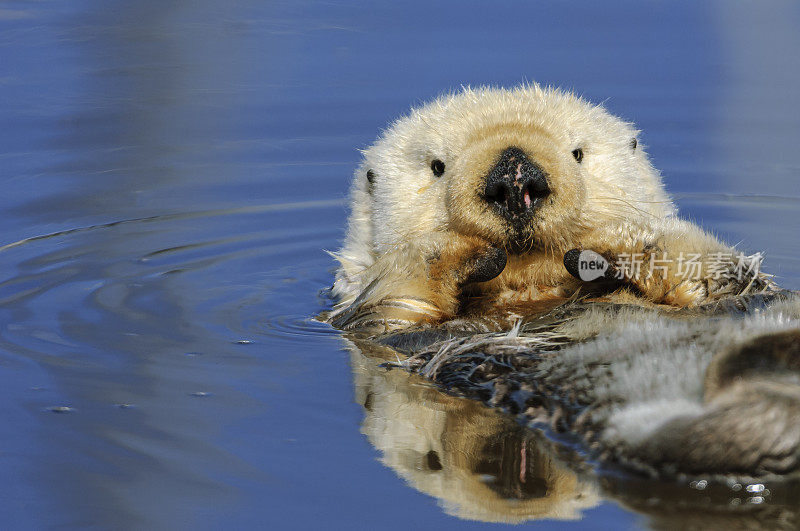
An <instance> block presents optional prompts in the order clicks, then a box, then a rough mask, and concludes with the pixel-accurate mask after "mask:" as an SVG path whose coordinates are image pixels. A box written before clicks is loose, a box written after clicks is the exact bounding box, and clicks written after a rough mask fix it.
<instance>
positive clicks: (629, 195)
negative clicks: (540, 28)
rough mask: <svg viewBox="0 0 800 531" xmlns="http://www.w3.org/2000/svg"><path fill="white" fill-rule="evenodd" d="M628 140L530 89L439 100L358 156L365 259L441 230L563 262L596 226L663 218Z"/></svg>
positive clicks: (630, 133) (656, 190) (599, 120)
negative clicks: (367, 239)
mask: <svg viewBox="0 0 800 531" xmlns="http://www.w3.org/2000/svg"><path fill="white" fill-rule="evenodd" d="M636 133H637V131H636V130H635V129H633V127H632V126H631V125H630V124H627V123H625V122H623V121H621V120H619V119H618V118H615V117H613V116H611V115H610V114H608V113H607V112H606V111H605V110H604V109H602V108H601V107H599V106H595V105H591V104H589V103H587V102H585V101H583V100H581V99H579V98H578V97H576V96H574V95H572V94H568V93H565V92H562V91H559V90H555V89H542V88H540V87H539V86H536V85H533V86H529V87H523V88H519V89H516V90H501V89H490V88H484V89H478V90H470V89H467V90H465V91H464V92H462V93H460V94H457V95H450V96H446V97H443V98H440V99H438V100H436V101H434V102H432V103H430V104H428V105H426V106H424V107H421V108H419V109H416V110H414V111H412V113H411V114H410V115H409V116H407V117H405V118H402V119H400V120H398V121H397V122H395V123H394V124H393V125H392V126H391V128H390V129H389V130H388V131H386V132H385V133H384V135H383V136H382V137H381V138H380V139H379V140H378V141H377V142H376V143H375V144H374V145H373V146H372V147H370V148H369V149H368V150H366V151H365V153H364V163H363V164H362V166H361V167H360V169H359V171H358V174H357V176H356V182H357V191H358V190H359V187H360V191H361V194H362V197H363V200H364V202H365V205H369V206H368V208H365V209H364V212H363V213H364V215H366V216H369V221H370V224H371V230H370V233H371V234H372V237H373V242H372V246H373V249H374V250H375V251H377V252H379V253H380V252H382V251H385V250H387V249H389V248H391V247H392V246H394V245H397V244H398V243H401V242H403V241H407V240H411V239H413V238H414V237H415V236H418V235H420V234H425V233H429V232H431V231H446V230H450V231H455V232H458V233H461V234H464V235H468V236H476V237H479V238H482V239H485V240H487V241H488V242H490V243H492V244H493V245H495V246H498V247H502V248H503V249H505V250H506V251H507V252H509V253H512V254H524V253H529V252H533V251H540V250H548V251H561V252H564V251H566V250H568V249H570V248H573V247H576V246H579V245H580V240H581V238H582V236H583V235H585V234H587V233H588V232H589V231H590V230H591V229H592V228H593V227H597V226H601V225H603V224H607V223H609V222H617V223H619V222H622V223H625V222H627V221H632V220H635V219H637V218H642V217H646V216H658V217H664V216H666V215H669V214H671V213H672V212H673V207H672V205H671V203H670V201H669V199H668V198H667V196H666V194H665V193H664V191H663V188H662V185H661V182H660V179H659V176H658V173H657V172H656V171H655V170H654V169H653V167H652V166H651V165H650V163H649V161H648V160H647V157H646V155H645V153H644V152H643V150H642V149H641V147H640V146H637V141H636ZM368 176H369V177H368Z"/></svg>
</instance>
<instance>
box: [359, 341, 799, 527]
mask: <svg viewBox="0 0 800 531" xmlns="http://www.w3.org/2000/svg"><path fill="white" fill-rule="evenodd" d="M345 341H346V343H347V346H348V350H349V351H350V359H351V364H352V367H353V378H354V386H355V395H356V401H357V402H358V403H360V404H362V405H363V407H364V414H365V416H364V421H363V423H362V432H363V433H364V434H365V435H366V436H367V438H368V440H369V442H370V443H371V444H372V445H373V446H374V447H375V448H376V449H378V450H379V451H380V452H381V453H382V454H383V457H382V462H383V463H384V464H385V465H387V466H389V467H390V468H391V469H392V470H394V471H395V472H396V473H397V474H398V475H399V476H400V477H402V478H403V479H404V480H406V481H407V482H408V484H409V485H411V486H412V487H413V488H415V489H417V490H419V491H420V492H424V493H426V494H429V495H431V496H433V497H435V498H437V500H438V501H439V504H440V506H441V507H442V508H443V509H444V511H445V512H446V513H447V514H450V515H452V516H456V517H459V518H464V519H469V520H480V521H486V522H505V523H521V522H524V521H527V520H535V519H544V518H548V519H563V520H577V519H580V518H581V517H582V513H583V511H585V510H587V509H590V508H592V507H594V506H596V505H598V504H599V503H600V502H601V501H602V500H603V499H609V500H612V501H615V502H617V503H620V504H621V505H623V506H624V507H626V508H627V509H629V510H632V511H635V512H638V513H641V514H643V515H646V517H647V518H648V525H649V527H652V528H654V529H674V528H676V527H686V528H688V529H695V528H699V527H698V526H700V527H703V528H705V529H708V528H720V527H723V526H724V527H726V528H728V529H797V528H798V527H800V518H799V517H798V506H799V505H800V504H798V502H797V500H798V499H800V488H798V485H797V483H796V482H795V483H790V482H786V483H783V484H780V485H776V486H772V485H768V486H767V487H768V489H767V492H768V493H769V496H767V497H765V496H762V495H760V494H763V491H762V492H761V493H759V492H755V493H752V494H751V493H748V492H747V489H746V486H742V485H739V486H738V487H735V488H733V489H731V488H729V487H726V486H717V487H712V486H709V487H708V488H706V489H703V490H699V489H697V488H696V486H695V487H690V486H687V485H685V484H674V483H664V482H655V481H648V480H644V479H637V478H632V477H625V476H619V475H601V476H599V477H598V476H597V475H596V474H595V473H593V472H592V469H591V467H590V465H589V464H587V463H585V462H584V460H583V459H582V458H581V456H580V455H579V454H577V453H576V452H574V451H572V450H570V449H568V448H564V447H563V446H562V445H559V444H557V443H554V442H552V441H550V440H548V439H546V438H545V437H544V436H542V435H541V434H539V432H538V431H536V430H530V429H528V428H525V427H524V426H521V425H519V424H518V423H516V422H515V421H514V420H513V419H511V418H510V417H507V416H505V415H503V414H501V413H499V412H498V411H496V410H492V409H489V408H487V407H485V406H483V405H481V404H479V403H478V402H475V401H472V400H467V399H463V398H458V397H453V396H449V395H447V394H445V393H442V392H441V391H439V390H437V388H436V387H434V386H433V385H432V384H431V383H430V382H428V381H426V380H424V379H423V378H421V377H419V376H417V375H413V374H409V373H406V372H404V371H402V370H398V369H392V370H388V369H385V368H383V367H382V366H381V365H382V363H383V362H384V361H395V360H396V359H397V358H396V353H395V351H394V350H392V349H390V348H389V347H385V346H381V345H378V344H376V343H373V342H370V341H361V340H355V339H353V340H345ZM770 490H771V492H770ZM678 508H680V510H678Z"/></svg>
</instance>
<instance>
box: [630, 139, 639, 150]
mask: <svg viewBox="0 0 800 531" xmlns="http://www.w3.org/2000/svg"><path fill="white" fill-rule="evenodd" d="M638 145H639V142H637V141H636V139H635V138H631V149H636V146H638Z"/></svg>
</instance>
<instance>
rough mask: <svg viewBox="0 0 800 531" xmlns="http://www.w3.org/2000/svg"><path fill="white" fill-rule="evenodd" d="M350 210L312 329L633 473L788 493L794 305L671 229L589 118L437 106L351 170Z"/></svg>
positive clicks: (516, 105)
mask: <svg viewBox="0 0 800 531" xmlns="http://www.w3.org/2000/svg"><path fill="white" fill-rule="evenodd" d="M351 206H352V213H351V216H350V219H349V224H348V230H347V235H346V238H345V242H344V246H343V248H342V249H341V250H340V251H339V252H338V253H335V256H336V257H337V259H338V260H339V263H340V267H339V269H338V271H337V273H336V279H335V283H334V286H333V290H332V291H333V294H334V295H335V296H336V297H337V298H338V304H337V305H336V307H335V308H334V309H333V311H332V312H331V313H330V314H329V316H328V317H329V320H330V322H331V323H332V324H333V325H334V326H336V327H338V328H341V329H345V330H352V331H358V332H362V334H361V337H364V335H367V336H370V337H371V338H372V340H373V341H376V342H378V343H380V344H383V345H386V346H389V347H391V348H394V349H395V350H396V351H397V352H398V354H399V353H403V354H406V355H408V356H409V357H408V358H407V359H405V360H401V361H400V362H399V363H398V365H400V366H402V367H404V368H406V369H409V370H412V371H416V372H419V373H420V374H422V375H423V376H426V377H428V378H430V379H432V380H434V381H435V382H437V383H438V384H440V385H441V386H442V387H444V388H446V389H448V390H450V391H451V392H454V393H458V394H463V395H466V396H469V397H471V398H474V399H477V400H480V401H483V402H485V403H487V404H488V405H491V406H494V407H498V408H501V409H503V410H505V411H506V412H508V413H511V414H513V415H515V416H517V417H518V420H521V421H522V422H524V423H525V424H527V425H529V426H532V427H546V428H547V429H548V430H551V431H555V432H564V433H570V434H572V435H573V436H575V437H577V439H578V440H579V441H580V442H581V443H582V444H583V447H584V448H585V449H587V450H588V451H589V452H590V453H591V455H592V456H594V457H596V458H597V459H598V460H599V461H600V462H605V463H614V464H618V465H621V466H622V467H624V468H627V469H629V470H633V471H636V472H637V473H644V474H647V475H649V476H652V477H661V478H663V477H673V478H674V477H690V476H691V477H697V476H707V477H714V478H727V479H726V481H727V480H730V479H731V478H738V479H739V480H742V481H745V480H747V481H749V480H754V479H758V478H773V479H774V478H776V477H785V476H788V475H797V474H798V473H800V425H799V424H798V423H797V421H796V419H797V418H798V415H800V347H798V345H799V344H800V300H799V298H798V297H797V295H796V294H795V293H792V292H786V291H781V290H780V289H779V288H778V287H777V286H776V285H775V284H774V283H773V282H772V280H771V279H770V277H769V276H767V275H766V274H764V273H763V272H761V271H760V265H761V257H760V255H758V254H754V255H747V254H745V253H742V252H740V251H737V250H736V249H734V248H733V247H730V246H728V245H725V244H724V243H721V242H720V241H719V240H717V239H716V238H715V237H714V236H712V235H710V234H709V233H707V232H705V231H703V230H702V229H701V228H699V227H698V226H696V225H694V224H692V223H689V222H687V221H684V220H682V219H680V218H679V217H678V216H677V214H676V209H675V207H674V205H673V204H672V202H671V201H670V199H669V197H668V195H667V193H666V192H665V190H664V187H663V185H662V183H661V180H660V177H659V174H658V172H657V171H656V170H655V169H654V168H653V166H652V165H651V164H650V162H649V160H648V158H647V155H646V153H645V152H644V149H643V146H642V145H641V143H640V142H639V141H638V138H637V131H636V130H635V129H634V127H633V126H632V125H631V124H628V123H625V122H623V121H622V120H620V119H618V118H616V117H613V116H611V115H610V114H609V113H608V112H607V111H605V110H604V109H603V108H602V107H601V106H597V105H592V104H590V103H588V102H586V101H584V100H582V99H580V98H578V97H576V96H575V95H573V94H570V93H567V92H564V91H561V90H558V89H551V88H542V87H539V86H538V85H528V86H524V87H520V88H517V89H514V90H505V89H496V88H480V89H475V90H473V89H465V90H464V91H462V92H460V93H458V94H451V95H447V96H443V97H441V98H439V99H437V100H435V101H433V102H432V103H429V104H427V105H425V106H423V107H420V108H418V109H416V110H414V111H412V112H411V113H410V114H409V115H408V116H406V117H403V118H401V119H399V120H398V121H396V122H395V123H394V124H393V125H392V126H391V127H390V128H389V129H388V130H387V131H386V132H385V133H384V134H383V135H382V136H381V138H380V139H379V140H378V141H377V142H376V143H375V144H374V145H372V146H371V147H370V148H368V149H367V150H366V151H365V152H364V160H363V162H362V164H361V165H360V167H359V168H358V170H357V171H356V174H355V179H354V182H353V186H352V205H351ZM509 329H510V330H511V332H508V331H509Z"/></svg>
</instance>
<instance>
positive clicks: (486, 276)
mask: <svg viewBox="0 0 800 531" xmlns="http://www.w3.org/2000/svg"><path fill="white" fill-rule="evenodd" d="M507 261H508V255H507V254H506V252H505V251H504V250H503V249H500V248H498V247H489V248H488V249H485V250H484V251H483V252H481V253H479V254H478V255H476V256H472V257H470V258H469V259H468V260H467V261H466V262H465V263H464V266H463V270H462V272H461V275H460V276H461V277H462V279H463V280H462V281H461V282H460V284H461V285H462V286H464V285H467V284H474V283H476V282H488V281H489V280H492V279H494V278H497V277H498V276H499V275H500V273H502V272H503V269H505V268H506V263H507Z"/></svg>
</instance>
